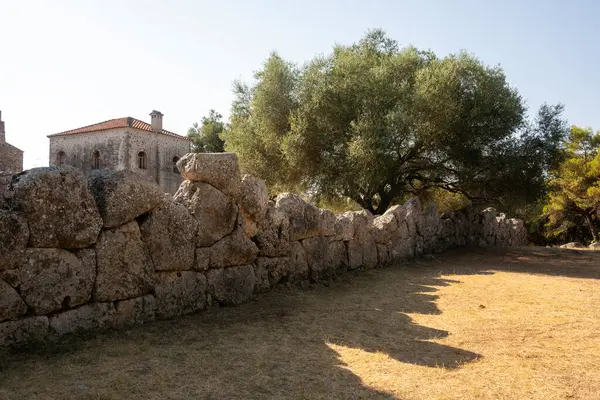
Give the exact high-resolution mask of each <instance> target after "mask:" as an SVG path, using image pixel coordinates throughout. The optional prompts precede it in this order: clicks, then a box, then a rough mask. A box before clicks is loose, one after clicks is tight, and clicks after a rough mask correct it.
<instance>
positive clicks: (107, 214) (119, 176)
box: [88, 170, 165, 228]
mask: <svg viewBox="0 0 600 400" xmlns="http://www.w3.org/2000/svg"><path fill="white" fill-rule="evenodd" d="M88 180H89V183H90V187H91V189H92V194H93V195H94V198H95V199H96V203H97V204H98V209H99V210H100V215H102V220H103V221H104V227H105V228H114V227H117V226H119V225H123V224H125V223H126V222H129V221H132V220H133V219H135V218H137V217H139V216H140V215H143V214H145V213H147V212H148V211H151V210H153V209H154V208H155V207H157V206H159V205H160V204H162V203H163V202H164V201H165V196H164V193H163V191H162V190H161V189H160V187H159V186H158V185H157V184H156V183H154V182H152V181H151V180H150V179H149V178H146V177H144V176H142V175H139V174H136V173H135V172H133V171H108V170H96V171H93V172H92V173H90V174H89V175H88Z"/></svg>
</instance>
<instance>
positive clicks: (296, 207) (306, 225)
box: [276, 193, 321, 240]
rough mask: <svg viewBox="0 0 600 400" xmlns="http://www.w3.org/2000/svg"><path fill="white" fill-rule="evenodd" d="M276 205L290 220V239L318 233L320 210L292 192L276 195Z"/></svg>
mask: <svg viewBox="0 0 600 400" xmlns="http://www.w3.org/2000/svg"><path fill="white" fill-rule="evenodd" d="M276 207H277V208H278V209H279V210H281V211H282V212H284V213H285V214H286V215H287V216H288V218H289V220H290V240H301V239H306V238H309V237H313V236H317V235H319V232H320V229H321V210H319V209H318V208H317V207H315V206H314V205H312V204H310V203H307V202H305V201H304V200H302V198H301V197H300V196H298V195H296V194H292V193H282V194H280V195H279V196H277V202H276Z"/></svg>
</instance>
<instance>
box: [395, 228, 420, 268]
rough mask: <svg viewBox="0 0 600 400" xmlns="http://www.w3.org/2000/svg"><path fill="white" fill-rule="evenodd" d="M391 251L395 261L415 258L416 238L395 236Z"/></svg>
mask: <svg viewBox="0 0 600 400" xmlns="http://www.w3.org/2000/svg"><path fill="white" fill-rule="evenodd" d="M406 229H408V228H406ZM389 250H390V257H391V258H392V260H393V261H396V260H404V259H407V258H411V257H414V252H415V248H414V237H412V236H408V235H406V236H404V237H402V236H400V235H394V237H393V238H392V241H391V244H390V248H389Z"/></svg>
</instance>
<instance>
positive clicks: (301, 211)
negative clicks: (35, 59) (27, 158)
mask: <svg viewBox="0 0 600 400" xmlns="http://www.w3.org/2000/svg"><path fill="white" fill-rule="evenodd" d="M178 167H179V170H180V171H181V173H182V175H183V176H184V178H185V179H186V180H185V181H184V182H183V183H182V185H181V187H180V188H179V191H178V192H177V194H176V195H175V196H174V197H173V198H172V199H171V198H170V197H167V196H165V195H164V193H163V192H162V191H161V190H160V189H159V187H158V186H157V185H155V184H154V183H152V182H150V181H146V180H144V179H143V178H141V177H140V176H139V175H137V174H135V173H133V172H130V171H103V170H99V171H94V172H91V173H89V174H88V175H84V173H83V172H82V171H80V170H78V169H75V168H72V167H49V168H38V169H32V170H29V171H26V172H23V173H21V174H20V175H16V176H15V177H13V179H12V181H11V183H10V185H9V187H8V189H7V191H6V193H5V195H4V197H5V198H4V205H3V207H2V209H1V210H0V346H12V345H19V344H23V343H29V342H32V341H45V340H52V339H55V338H59V337H61V336H63V335H65V334H69V333H73V332H78V331H90V330H101V329H118V328H123V327H129V326H133V325H137V324H142V323H147V322H150V321H152V320H154V319H157V318H172V317H176V316H180V315H184V314H189V313H194V312H198V311H200V310H203V309H205V308H206V307H208V306H210V305H234V304H240V303H243V302H245V301H247V300H249V299H251V298H252V297H253V296H255V295H256V294H258V293H261V292H267V291H269V290H271V289H272V288H273V287H274V286H275V285H277V284H280V283H283V282H290V283H293V282H318V281H321V280H328V279H332V278H335V277H336V276H337V275H339V274H343V273H345V272H346V271H350V270H356V269H359V268H365V269H366V268H375V267H377V266H386V265H390V264H392V263H393V262H395V261H397V260H401V259H406V258H411V257H415V256H419V255H421V254H425V253H432V252H441V251H444V250H446V249H449V248H455V247H461V246H467V245H481V246H489V245H497V246H513V245H522V244H524V243H525V240H526V239H525V230H524V228H523V224H522V222H521V221H519V220H514V219H507V218H506V217H505V216H504V215H502V214H498V213H496V212H495V211H493V210H487V211H484V212H483V213H474V212H473V211H469V210H466V211H462V212H456V213H446V214H444V215H442V216H439V215H438V213H437V211H436V209H435V207H433V206H430V207H427V208H426V209H425V210H423V209H422V208H421V205H420V204H419V202H418V200H417V199H412V200H410V201H408V202H407V203H406V204H404V205H398V206H394V207H392V208H390V209H389V210H388V211H387V212H386V213H385V214H383V215H381V216H377V217H373V216H372V215H370V214H369V213H368V212H366V211H361V212H347V213H344V214H340V215H334V214H333V213H332V212H330V211H327V210H322V209H319V208H316V207H315V206H313V205H311V204H309V203H307V202H305V201H303V200H302V199H301V198H300V197H299V196H297V195H293V194H282V195H280V196H278V197H277V200H276V201H275V202H272V201H269V199H268V191H267V187H266V186H265V183H264V182H263V181H261V180H260V179H257V178H255V177H252V176H248V175H246V176H244V177H243V178H242V177H241V176H240V172H239V169H238V166H237V159H236V156H235V155H234V154H188V155H187V156H185V157H183V158H182V159H181V160H180V161H179V163H178Z"/></svg>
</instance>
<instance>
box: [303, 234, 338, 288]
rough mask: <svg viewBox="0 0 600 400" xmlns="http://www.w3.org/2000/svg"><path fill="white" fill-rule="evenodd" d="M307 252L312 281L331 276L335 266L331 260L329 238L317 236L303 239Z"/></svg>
mask: <svg viewBox="0 0 600 400" xmlns="http://www.w3.org/2000/svg"><path fill="white" fill-rule="evenodd" d="M301 243H302V246H303V247H304V251H305V253H306V261H307V262H308V268H309V274H310V278H311V280H312V281H314V282H317V281H319V280H321V279H327V278H330V277H331V275H332V272H333V268H332V266H331V265H329V264H328V261H329V239H328V238H326V237H323V236H315V237H312V238H308V239H304V240H302V241H301Z"/></svg>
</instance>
